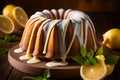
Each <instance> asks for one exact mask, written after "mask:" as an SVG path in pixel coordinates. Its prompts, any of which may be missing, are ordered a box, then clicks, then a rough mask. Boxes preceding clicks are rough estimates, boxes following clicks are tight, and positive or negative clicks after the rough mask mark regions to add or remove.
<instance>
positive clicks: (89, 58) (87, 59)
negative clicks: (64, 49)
mask: <svg viewBox="0 0 120 80" xmlns="http://www.w3.org/2000/svg"><path fill="white" fill-rule="evenodd" d="M80 55H81V56H80ZM80 55H77V56H73V57H72V59H73V60H74V61H76V62H77V63H79V64H80V65H89V64H91V65H96V64H97V62H98V61H97V59H96V58H95V57H94V51H93V50H92V49H91V51H90V52H88V53H87V50H86V48H85V47H84V46H82V47H81V49H80Z"/></svg>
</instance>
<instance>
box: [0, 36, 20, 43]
mask: <svg viewBox="0 0 120 80" xmlns="http://www.w3.org/2000/svg"><path fill="white" fill-rule="evenodd" d="M20 39H21V38H20V37H19V36H16V35H5V37H4V38H2V39H0V42H14V41H20Z"/></svg>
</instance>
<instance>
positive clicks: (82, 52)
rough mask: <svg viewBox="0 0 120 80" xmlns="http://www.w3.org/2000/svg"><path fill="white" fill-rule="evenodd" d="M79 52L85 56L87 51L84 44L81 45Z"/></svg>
mask: <svg viewBox="0 0 120 80" xmlns="http://www.w3.org/2000/svg"><path fill="white" fill-rule="evenodd" d="M80 53H81V55H82V57H85V56H86V55H87V51H86V48H85V46H84V45H83V46H82V47H81V49H80Z"/></svg>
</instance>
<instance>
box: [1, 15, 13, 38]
mask: <svg viewBox="0 0 120 80" xmlns="http://www.w3.org/2000/svg"><path fill="white" fill-rule="evenodd" d="M13 31H14V23H13V21H12V20H11V19H10V18H9V17H7V16H3V15H0V37H3V36H4V35H5V34H10V33H12V32H13Z"/></svg>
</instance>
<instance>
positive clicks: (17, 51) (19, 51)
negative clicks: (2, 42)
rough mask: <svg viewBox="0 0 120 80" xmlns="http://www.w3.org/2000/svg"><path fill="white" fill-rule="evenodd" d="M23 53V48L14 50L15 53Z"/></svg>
mask: <svg viewBox="0 0 120 80" xmlns="http://www.w3.org/2000/svg"><path fill="white" fill-rule="evenodd" d="M21 52H23V51H22V49H21V48H17V49H15V50H14V53H21Z"/></svg>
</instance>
